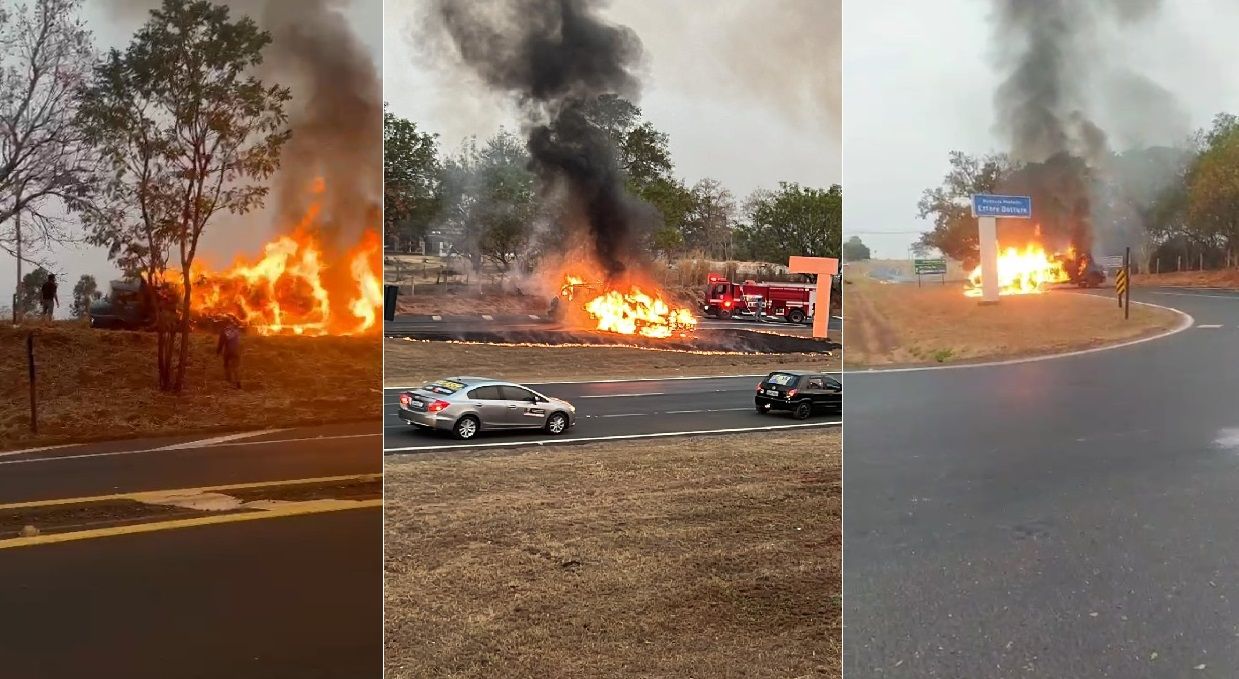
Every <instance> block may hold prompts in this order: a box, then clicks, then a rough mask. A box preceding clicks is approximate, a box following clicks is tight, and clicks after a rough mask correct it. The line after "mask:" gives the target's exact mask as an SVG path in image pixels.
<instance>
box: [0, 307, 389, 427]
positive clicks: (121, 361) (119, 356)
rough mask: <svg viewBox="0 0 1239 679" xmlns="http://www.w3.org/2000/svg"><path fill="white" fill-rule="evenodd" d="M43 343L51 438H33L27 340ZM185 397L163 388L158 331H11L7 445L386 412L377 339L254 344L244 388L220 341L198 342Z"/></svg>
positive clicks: (43, 410) (3, 421)
mask: <svg viewBox="0 0 1239 679" xmlns="http://www.w3.org/2000/svg"><path fill="white" fill-rule="evenodd" d="M31 332H33V333H34V336H35V364H36V367H37V374H36V381H35V384H36V393H37V396H38V408H39V434H38V435H37V436H35V435H33V434H31V433H30V430H29V423H30V405H29V400H28V390H29V381H28V379H27V376H26V370H27V368H26V337H27V335H29V334H30V333H31ZM192 340H193V341H192V343H191V347H190V349H191V353H190V365H189V370H188V373H187V374H186V386H185V390H184V392H183V393H181V394H179V395H170V394H165V393H161V392H160V391H159V389H158V382H157V373H156V368H155V335H154V334H153V333H145V332H128V331H114V330H91V329H90V328H86V327H83V326H82V325H80V324H76V323H56V324H53V325H30V326H22V327H16V328H15V327H13V326H11V325H6V326H4V327H3V328H0V449H13V448H18V447H24V446H36V445H51V444H57V443H67V442H80V441H91V440H106V439H118V438H131V437H142V436H159V435H165V434H180V433H189V432H207V431H227V430H244V429H251V428H269V427H272V426H281V427H287V426H294V425H297V424H317V423H322V422H325V421H349V420H360V419H365V418H370V419H373V418H375V417H377V409H378V408H379V404H380V403H381V395H380V389H379V381H380V374H381V372H382V370H381V365H382V358H381V352H382V345H381V344H380V342H379V339H378V338H377V337H373V336H372V337H360V338H349V337H245V338H244V339H243V340H242V342H241V346H242V363H241V386H242V388H241V389H235V388H233V387H231V386H230V385H228V384H227V383H225V381H224V374H223V364H222V362H221V360H220V359H219V358H218V357H217V356H216V355H215V336H214V335H211V334H207V333H202V334H195V335H193V336H192Z"/></svg>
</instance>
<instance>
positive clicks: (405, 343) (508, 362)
mask: <svg viewBox="0 0 1239 679" xmlns="http://www.w3.org/2000/svg"><path fill="white" fill-rule="evenodd" d="M384 343H385V345H386V351H385V354H384V360H385V361H386V364H387V365H386V369H385V370H384V374H383V378H384V384H386V385H387V386H389V387H405V386H410V385H415V384H422V383H424V382H426V381H428V380H433V379H439V378H442V377H446V376H448V375H461V374H473V375H485V376H487V377H494V378H496V379H506V380H512V381H515V382H546V381H554V380H591V381H592V380H606V379H634V378H654V379H666V378H668V377H684V376H692V375H757V374H765V373H767V372H769V371H771V370H778V369H793V368H794V369H804V370H813V369H819V370H839V368H840V365H841V361H840V355H839V352H835V353H834V354H833V355H827V354H691V353H687V352H683V351H659V350H656V349H636V348H631V347H609V346H589V347H580V346H520V345H507V344H468V343H462V342H424V341H418V340H404V339H388V340H384Z"/></svg>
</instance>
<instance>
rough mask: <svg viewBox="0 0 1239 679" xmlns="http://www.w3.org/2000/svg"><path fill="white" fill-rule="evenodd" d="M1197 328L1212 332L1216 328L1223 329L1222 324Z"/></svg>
mask: <svg viewBox="0 0 1239 679" xmlns="http://www.w3.org/2000/svg"><path fill="white" fill-rule="evenodd" d="M1196 327H1197V328H1201V329H1205V330H1212V329H1214V328H1220V327H1222V326H1221V325H1220V324H1218V325H1198V326H1196Z"/></svg>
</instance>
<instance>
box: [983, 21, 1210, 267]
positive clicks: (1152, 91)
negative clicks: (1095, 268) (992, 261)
mask: <svg viewBox="0 0 1239 679" xmlns="http://www.w3.org/2000/svg"><path fill="white" fill-rule="evenodd" d="M991 6H992V8H993V13H992V15H991V23H992V28H993V42H994V45H995V47H996V61H995V65H996V66H997V67H998V69H999V70H1000V72H1001V73H1002V74H1003V76H1004V80H1003V81H1002V83H1001V84H1000V85H999V87H998V88H997V90H996V92H995V94H994V109H995V112H996V115H997V122H996V126H995V127H996V131H997V132H998V133H999V134H1000V135H1001V136H1002V137H1003V138H1004V139H1005V140H1006V143H1007V145H1008V146H1007V148H1008V153H1009V155H1010V157H1011V159H1012V160H1013V161H1015V162H1016V164H1017V166H1018V167H1019V169H1017V170H1016V171H1015V172H1013V173H1012V174H1011V175H1010V176H1009V177H1008V178H1006V179H1005V180H1004V183H1003V186H1001V187H1000V190H1002V191H1004V192H1009V193H1020V194H1027V195H1032V196H1033V208H1034V211H1035V214H1034V220H1033V222H1034V223H1036V224H1039V225H1040V229H1041V235H1042V236H1043V238H1044V239H1045V240H1046V241H1047V242H1048V243H1049V244H1050V245H1052V246H1054V247H1063V246H1065V245H1073V246H1075V247H1076V248H1077V249H1078V250H1080V251H1083V252H1088V251H1090V250H1091V249H1092V248H1093V247H1094V246H1095V242H1094V241H1095V240H1097V237H1098V236H1099V235H1104V232H1106V231H1107V230H1109V229H1110V228H1111V227H1112V226H1113V225H1111V224H1107V223H1105V220H1099V219H1097V217H1098V214H1097V204H1098V203H1099V202H1102V201H1100V200H1099V198H1100V197H1099V196H1098V195H1097V193H1098V191H1099V186H1100V185H1101V184H1102V183H1103V180H1104V178H1105V175H1106V174H1107V171H1108V168H1107V165H1108V164H1109V163H1110V161H1111V159H1112V158H1113V154H1112V152H1111V148H1110V143H1109V139H1108V135H1107V133H1106V130H1105V127H1104V125H1103V123H1102V122H1101V121H1102V120H1104V119H1106V117H1107V116H1106V114H1107V113H1110V112H1113V111H1121V112H1123V115H1121V116H1117V117H1116V116H1113V115H1110V116H1109V118H1110V119H1111V120H1118V121H1119V126H1120V127H1121V128H1122V130H1121V131H1122V135H1121V136H1122V138H1123V140H1124V141H1125V142H1126V143H1129V144H1132V145H1137V144H1147V143H1148V142H1149V140H1150V139H1151V138H1158V137H1160V138H1167V137H1168V136H1174V135H1176V134H1177V133H1178V131H1179V130H1180V129H1182V128H1185V126H1186V125H1185V116H1183V115H1181V114H1179V109H1178V106H1177V105H1176V104H1175V103H1174V102H1173V101H1172V100H1171V97H1170V95H1169V93H1168V92H1167V91H1166V90H1164V89H1163V88H1160V87H1158V86H1156V85H1155V84H1153V83H1152V82H1150V81H1148V80H1147V79H1146V78H1143V77H1142V76H1140V75H1138V74H1134V73H1131V72H1128V71H1125V70H1124V69H1123V68H1122V67H1121V66H1116V65H1114V64H1112V63H1110V62H1109V61H1108V57H1110V56H1111V54H1110V52H1109V51H1108V50H1107V46H1108V45H1107V43H1108V42H1109V39H1110V38H1111V37H1113V36H1114V35H1115V34H1116V33H1119V32H1122V31H1125V30H1130V29H1131V28H1132V27H1133V26H1135V25H1136V24H1137V23H1138V22H1140V21H1142V20H1145V19H1148V18H1150V17H1153V16H1155V15H1156V14H1157V12H1158V10H1159V9H1160V7H1161V0H1087V1H1085V0H1036V1H1033V2H1029V1H1026V0H991ZM1098 92H1105V94H1106V96H1105V97H1101V98H1099V97H1098V95H1097V93H1098ZM1148 198H1149V199H1151V198H1152V197H1151V196H1150V197H1148ZM1004 228H1007V229H1008V230H1009V228H1011V227H1004ZM1015 228H1019V227H1015ZM1027 228H1030V229H1031V228H1034V225H1033V224H1029V225H1028V226H1027Z"/></svg>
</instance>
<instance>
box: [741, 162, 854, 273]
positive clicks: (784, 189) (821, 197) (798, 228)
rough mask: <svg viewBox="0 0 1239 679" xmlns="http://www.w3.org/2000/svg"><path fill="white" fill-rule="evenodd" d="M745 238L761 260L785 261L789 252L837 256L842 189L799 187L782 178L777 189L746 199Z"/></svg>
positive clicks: (753, 252)
mask: <svg viewBox="0 0 1239 679" xmlns="http://www.w3.org/2000/svg"><path fill="white" fill-rule="evenodd" d="M748 214H749V224H748V225H746V226H745V227H744V239H745V240H746V241H747V243H748V247H749V248H750V249H751V254H752V255H753V256H754V257H755V258H757V259H760V260H762V261H767V262H786V261H787V260H788V258H789V257H791V256H792V255H804V256H809V257H839V255H840V246H839V241H840V240H841V233H842V225H843V189H842V188H841V187H840V186H839V185H838V184H835V185H834V186H831V187H830V188H829V189H815V188H809V187H802V186H800V185H799V184H795V183H789V182H781V183H780V184H779V190H778V191H773V192H757V193H755V194H754V195H753V196H751V197H750V199H749V204H748Z"/></svg>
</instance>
